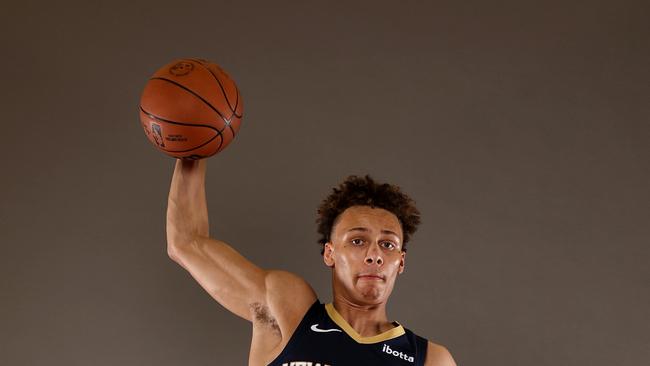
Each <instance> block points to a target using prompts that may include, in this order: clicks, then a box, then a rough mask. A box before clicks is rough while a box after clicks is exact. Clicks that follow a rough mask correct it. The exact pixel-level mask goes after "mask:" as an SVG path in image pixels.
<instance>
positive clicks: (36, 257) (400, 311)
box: [0, 1, 650, 366]
mask: <svg viewBox="0 0 650 366" xmlns="http://www.w3.org/2000/svg"><path fill="white" fill-rule="evenodd" d="M2 7H3V9H2V14H1V15H0V17H1V25H0V27H1V31H2V32H1V33H0V37H1V38H0V39H1V41H2V54H3V55H2V58H1V61H0V62H1V67H2V70H3V73H2V80H3V84H2V85H3V86H2V88H0V90H1V91H0V93H1V94H0V97H1V103H2V129H1V135H0V136H1V137H2V141H1V143H0V153H1V156H2V179H1V183H0V184H1V193H0V194H1V197H0V199H1V202H2V203H1V206H0V225H1V226H0V229H1V231H0V242H1V243H2V255H1V256H0V258H1V259H0V264H1V266H0V300H1V302H0V364H2V365H11V366H13V365H66V366H70V365H83V366H87V365H98V366H99V365H107V366H113V365H138V366H139V365H156V366H162V365H174V366H176V365H244V364H246V362H247V359H248V349H249V344H250V333H251V330H250V327H249V324H248V323H247V322H246V321H244V320H241V319H239V318H237V317H235V316H234V315H231V314H230V313H228V312H227V311H226V310H224V309H223V308H222V307H221V306H220V305H219V304H218V303H216V302H215V301H213V300H212V299H211V298H210V297H209V296H208V295H207V294H206V293H205V292H204V291H203V290H202V289H201V288H200V287H199V286H198V285H197V284H196V283H195V282H194V281H193V280H192V278H191V277H190V276H189V275H188V274H187V273H186V272H185V271H184V270H183V269H182V268H181V267H180V266H178V265H177V264H176V263H174V262H172V261H171V260H170V259H169V258H168V257H167V253H166V248H165V235H164V234H165V227H164V224H165V210H166V199H167V192H168V188H169V182H170V178H171V173H172V167H173V159H171V158H168V157H166V156H164V155H163V154H161V153H159V152H158V151H156V150H155V149H154V148H153V147H152V146H151V144H150V143H149V142H148V141H147V140H146V138H145V136H144V133H143V131H142V129H141V127H140V125H139V121H138V101H139V97H140V93H141V91H142V88H143V86H144V84H145V82H146V80H147V78H148V77H149V75H151V74H152V73H153V72H154V71H155V70H156V69H157V68H159V67H160V66H162V65H163V64H165V63H167V62H169V61H170V60H172V59H175V58H180V57H202V58H207V59H210V60H212V61H215V62H217V63H219V64H220V65H221V66H223V67H224V68H225V69H226V70H227V71H228V72H229V73H230V74H231V76H232V77H233V78H234V79H235V80H236V82H237V84H238V85H239V87H240V89H241V91H242V94H243V98H244V103H245V104H244V119H243V123H242V129H241V131H240V134H239V135H238V136H237V138H236V139H235V141H233V143H232V144H231V145H230V146H229V147H228V148H227V149H226V150H225V151H224V152H223V153H221V154H220V155H217V156H215V157H213V158H210V160H209V164H208V165H209V167H208V169H209V171H208V200H209V209H210V215H211V217H210V218H211V232H212V234H213V235H214V236H215V237H218V238H220V239H223V240H225V241H228V242H230V243H231V244H232V245H233V246H234V247H236V248H237V249H238V250H240V251H241V252H242V253H243V254H244V255H245V256H247V257H248V258H250V259H251V260H252V261H254V262H255V263H257V264H259V265H260V266H263V267H266V268H283V269H287V270H290V271H293V272H296V273H298V274H300V275H302V276H304V277H305V278H306V279H307V280H308V281H309V282H310V283H311V284H312V285H313V286H314V288H315V289H316V291H317V292H318V294H319V295H320V298H321V299H322V300H323V301H330V299H331V289H330V276H329V272H328V269H327V268H326V267H325V266H324V265H323V264H322V260H321V259H320V258H319V248H318V246H317V245H316V238H317V236H316V233H315V224H314V219H315V208H316V206H317V204H318V203H319V202H320V200H321V199H322V198H323V197H324V195H325V194H326V193H327V192H328V191H329V189H330V188H331V187H332V186H334V185H336V184H337V183H338V182H339V181H340V180H341V179H343V178H344V177H346V176H347V175H349V174H365V173H370V174H372V175H374V176H375V177H376V178H378V179H380V180H385V181H390V182H393V183H396V184H399V185H401V186H402V187H403V189H404V190H405V191H407V192H408V193H410V194H411V195H412V196H413V197H414V198H415V199H416V201H417V203H418V205H419V207H420V209H421V211H422V213H423V224H422V226H421V229H420V230H419V231H418V233H416V235H415V237H414V240H413V242H412V243H411V246H410V251H409V255H408V256H407V270H406V273H405V275H403V276H401V277H400V280H399V281H398V283H397V288H396V290H395V292H394V294H393V296H392V298H391V300H390V303H389V317H390V318H391V319H393V320H398V321H400V322H402V323H403V324H405V325H406V326H407V327H409V328H410V329H412V330H414V331H415V332H417V333H419V334H421V335H423V336H425V337H427V338H429V339H430V340H432V341H434V342H437V343H441V344H443V345H445V346H447V347H448V348H449V350H450V351H451V353H452V354H453V356H454V357H455V359H456V361H457V363H458V364H459V365H499V366H501V365H526V366H538V365H648V364H650V348H649V347H648V344H650V335H649V331H648V330H649V329H648V324H649V323H650V322H649V321H650V317H649V311H648V309H649V308H650V292H649V291H648V288H649V287H650V286H649V285H650V283H649V278H650V273H649V270H648V255H649V254H650V250H649V249H648V244H649V242H650V240H649V238H650V229H649V226H650V225H648V223H649V221H650V220H649V217H650V205H649V202H650V200H649V198H650V197H649V191H648V186H649V185H650V172H649V167H650V164H649V161H650V147H649V141H650V127H649V126H648V123H649V121H650V118H649V117H650V109H649V105H650V104H649V100H650V82H649V81H650V75H649V69H648V65H649V62H650V50H649V47H648V40H649V36H650V26H649V21H648V19H650V11H649V8H650V5H648V2H647V1H638V2H636V3H635V2H632V1H623V2H621V1H609V2H597V1H569V2H565V1H557V2H549V1H544V2H521V1H509V2H500V1H497V2H493V1H492V2H486V1H474V2H462V1H437V2H415V1H394V2H378V1H367V2H302V1H301V2H298V1H294V2H284V1H274V2H271V1H268V2H262V1H260V2H257V3H249V2H243V1H210V2H180V1H139V2H124V3H121V4H120V3H117V2H114V1H86V2H75V3H72V2H45V1H42V2H36V1H26V2H25V1H21V2H11V3H5V4H3V6H2Z"/></svg>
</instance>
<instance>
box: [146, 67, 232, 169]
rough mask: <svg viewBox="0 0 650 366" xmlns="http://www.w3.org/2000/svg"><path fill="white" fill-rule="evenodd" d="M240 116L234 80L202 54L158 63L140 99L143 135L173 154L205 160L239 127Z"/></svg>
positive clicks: (226, 143) (221, 146)
mask: <svg viewBox="0 0 650 366" xmlns="http://www.w3.org/2000/svg"><path fill="white" fill-rule="evenodd" d="M241 118H242V99H241V95H240V94H239V89H238V88H237V85H235V82H234V81H233V80H232V79H231V78H230V76H228V74H226V72H225V71H223V70H222V69H221V68H220V67H219V66H218V65H217V64H214V63H212V62H209V61H207V60H203V59H196V58H187V59H180V60H175V61H172V62H170V63H169V64H167V65H165V66H163V67H161V68H160V69H158V71H156V72H155V73H154V74H153V76H151V78H149V80H148V81H147V84H146V85H145V87H144V90H143V92H142V96H141V98H140V123H141V124H142V128H143V129H144V133H145V135H146V136H147V138H148V139H149V141H150V142H151V143H152V144H153V145H154V146H155V147H156V148H157V149H158V150H160V151H162V152H164V153H165V154H167V155H169V156H172V157H175V158H181V159H193V160H196V159H203V158H207V157H209V156H212V155H214V154H216V153H218V152H220V151H221V150H223V149H225V148H226V146H228V145H229V144H230V142H231V141H232V140H233V139H234V138H235V136H236V135H237V133H238V132H239V126H240V124H241Z"/></svg>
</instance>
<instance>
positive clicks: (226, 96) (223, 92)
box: [188, 59, 241, 138]
mask: <svg viewBox="0 0 650 366" xmlns="http://www.w3.org/2000/svg"><path fill="white" fill-rule="evenodd" d="M188 60H190V61H195V62H198V63H199V65H201V66H203V68H205V69H206V70H208V72H209V73H210V75H212V77H213V78H214V80H216V81H217V84H219V88H220V89H221V94H223V96H224V98H226V103H227V104H228V108H230V111H231V112H232V114H231V115H230V117H228V118H227V119H226V118H223V116H222V117H221V118H223V119H224V121H225V122H226V125H228V127H229V128H230V132H231V133H232V138H235V129H233V128H232V126H231V125H230V120H231V119H232V117H233V116H237V113H236V112H235V110H236V109H237V105H238V103H239V90H238V89H237V85H235V91H237V99H236V100H235V108H234V109H233V107H232V105H231V104H230V99H228V95H227V94H226V90H225V89H224V88H223V84H221V80H219V78H218V77H217V75H215V74H214V72H212V70H210V68H209V67H207V66H205V64H204V63H203V62H201V61H198V60H195V59H188ZM237 118H241V117H240V116H237Z"/></svg>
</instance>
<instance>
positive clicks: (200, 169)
mask: <svg viewBox="0 0 650 366" xmlns="http://www.w3.org/2000/svg"><path fill="white" fill-rule="evenodd" d="M205 171H206V162H205V160H198V161H188V160H180V159H179V160H177V161H176V165H175V167H174V175H173V177H172V182H171V187H170V189H169V197H168V200H167V248H168V251H170V253H172V252H173V251H174V249H175V248H177V247H178V246H184V245H190V244H191V243H192V242H194V241H196V240H197V238H202V237H203V238H205V237H208V236H209V229H208V208H207V203H206V198H205Z"/></svg>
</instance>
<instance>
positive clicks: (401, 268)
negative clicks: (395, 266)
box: [397, 251, 406, 274]
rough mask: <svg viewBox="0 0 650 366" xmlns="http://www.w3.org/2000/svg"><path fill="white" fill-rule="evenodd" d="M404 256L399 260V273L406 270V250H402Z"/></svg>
mask: <svg viewBox="0 0 650 366" xmlns="http://www.w3.org/2000/svg"><path fill="white" fill-rule="evenodd" d="M401 254H402V258H401V259H400V261H399V272H397V273H399V274H402V272H404V269H405V266H406V252H405V251H402V253H401Z"/></svg>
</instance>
